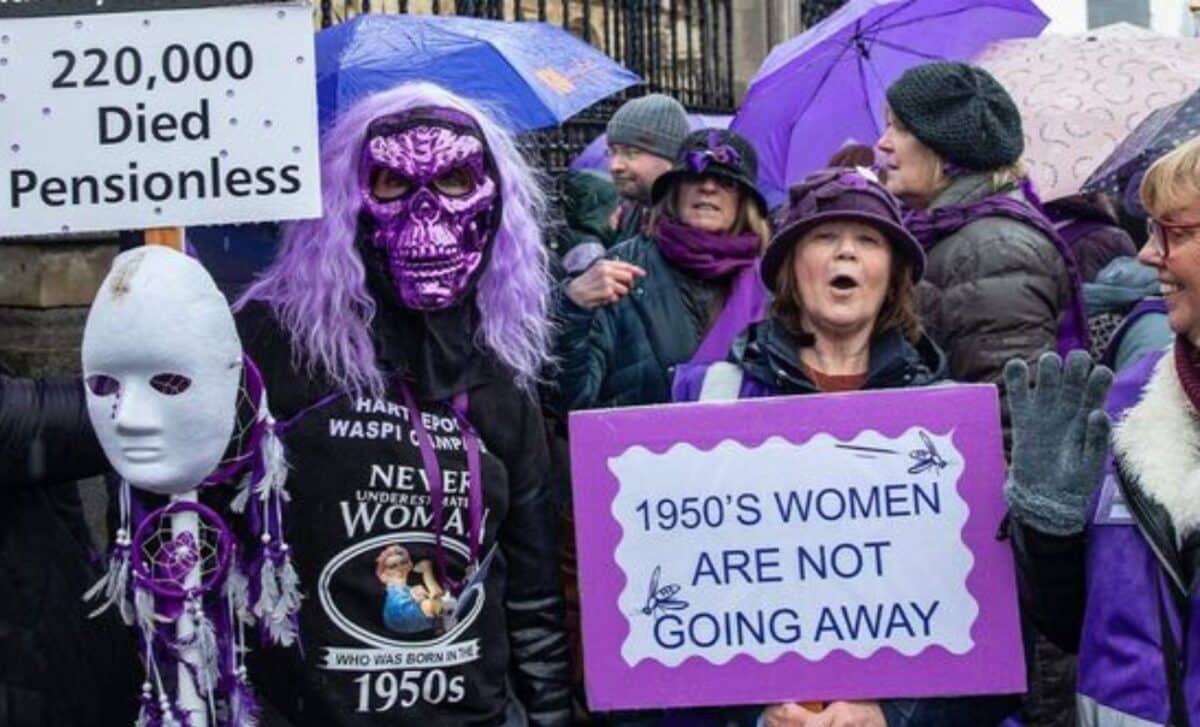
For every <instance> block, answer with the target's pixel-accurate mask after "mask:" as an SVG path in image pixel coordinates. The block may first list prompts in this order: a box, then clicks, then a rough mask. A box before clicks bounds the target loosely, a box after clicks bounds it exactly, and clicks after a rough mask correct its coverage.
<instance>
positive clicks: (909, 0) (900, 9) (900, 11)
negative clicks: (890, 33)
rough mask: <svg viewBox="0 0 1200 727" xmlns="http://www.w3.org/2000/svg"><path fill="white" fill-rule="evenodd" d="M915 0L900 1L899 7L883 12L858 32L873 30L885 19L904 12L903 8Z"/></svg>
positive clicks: (887, 19)
mask: <svg viewBox="0 0 1200 727" xmlns="http://www.w3.org/2000/svg"><path fill="white" fill-rule="evenodd" d="M916 2H917V0H906V2H904V3H901V5H900V7H898V8H896V9H895V10H893V11H892V12H890V13H884V15H883V17H880V18H878V19H877V20H876V21H875V22H873V23H871V24H870V25H868V26H867V27H865V28H861V29H859V31H858V32H859V33H863V32H866V33H870V32H871V31H872V30H875V29H876V28H878V27H879V26H880V25H882V24H883V23H886V22H887V21H889V20H891V19H892V18H894V17H896V16H897V15H899V14H900V13H902V12H904V11H905V10H908V9H909V8H910V7H912V6H913V4H914V3H916ZM860 22H861V21H860Z"/></svg>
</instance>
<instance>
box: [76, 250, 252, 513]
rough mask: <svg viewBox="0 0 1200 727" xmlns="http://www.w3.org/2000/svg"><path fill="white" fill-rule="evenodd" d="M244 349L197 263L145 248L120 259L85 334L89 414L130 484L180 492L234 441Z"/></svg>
mask: <svg viewBox="0 0 1200 727" xmlns="http://www.w3.org/2000/svg"><path fill="white" fill-rule="evenodd" d="M241 371H242V347H241V342H240V340H239V339H238V335H237V328H236V327H235V326H234V323H233V315H232V314H231V313H230V311H229V304H228V303H227V302H226V301H225V297H224V296H223V295H221V292H220V291H219V290H217V286H216V285H215V284H214V283H213V281H212V278H211V277H209V275H208V272H207V271H205V270H204V268H203V267H202V266H201V265H200V263H198V262H196V261H195V260H193V259H191V258H189V257H188V256H186V255H184V254H183V253H179V252H176V251H174V250H170V249H167V248H164V247H157V246H148V247H141V248H137V249H135V250H129V251H127V252H124V253H122V254H121V255H119V256H117V258H116V259H115V260H114V261H113V267H112V270H110V271H109V273H108V277H106V278H105V279H104V283H103V285H102V286H101V288H100V292H99V293H97V294H96V300H95V302H93V303H92V308H91V311H90V312H89V314H88V319H87V325H86V326H85V327H84V331H83V373H84V378H85V387H86V389H87V403H88V414H89V416H90V417H91V420H92V426H93V427H94V428H95V430H96V436H97V438H98V439H99V440H100V445H101V447H103V448H104V453H105V455H107V456H108V460H109V462H111V463H112V465H113V467H114V468H115V469H116V470H117V472H119V473H120V475H121V476H122V477H123V478H125V480H126V481H127V482H129V484H131V485H133V486H134V487H139V488H141V489H144V490H149V491H151V492H157V493H160V494H176V493H180V492H185V491H187V490H190V489H192V488H194V487H195V486H196V485H198V484H199V483H200V482H201V481H202V480H203V479H204V478H205V477H206V476H208V475H209V474H211V473H212V471H213V470H214V469H216V467H217V465H218V463H219V462H220V461H221V458H222V457H223V456H224V454H225V450H226V448H227V447H228V446H229V440H230V437H231V436H232V435H233V429H234V418H235V415H236V407H237V396H238V387H239V385H240V383H241Z"/></svg>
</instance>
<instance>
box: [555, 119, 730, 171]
mask: <svg viewBox="0 0 1200 727" xmlns="http://www.w3.org/2000/svg"><path fill="white" fill-rule="evenodd" d="M732 120H733V117H732V116H720V115H718V116H707V115H705V114H688V123H689V124H690V125H691V127H692V131H695V130H696V129H728V128H729V122H730V121H732ZM571 168H572V169H593V170H595V171H597V172H603V173H605V174H608V134H601V135H600V136H597V137H596V138H595V139H592V141H591V143H590V144H588V145H587V146H586V147H584V150H583V151H581V152H579V156H577V157H575V158H574V159H572V160H571Z"/></svg>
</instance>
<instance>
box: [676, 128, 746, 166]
mask: <svg viewBox="0 0 1200 727" xmlns="http://www.w3.org/2000/svg"><path fill="white" fill-rule="evenodd" d="M707 142H708V144H707V146H708V148H707V149H694V150H692V151H689V152H687V153H686V154H684V163H685V164H687V168H688V169H689V170H691V171H692V172H694V173H696V174H704V173H705V172H706V171H708V165H709V164H711V163H713V162H716V163H717V164H720V165H722V166H726V167H732V168H735V169H736V168H738V167H740V166H741V165H742V155H741V154H739V153H738V150H737V149H734V148H733V147H732V146H730V145H728V144H722V143H721V135H720V133H719V132H718V131H717V130H716V129H711V130H709V132H708V139H707Z"/></svg>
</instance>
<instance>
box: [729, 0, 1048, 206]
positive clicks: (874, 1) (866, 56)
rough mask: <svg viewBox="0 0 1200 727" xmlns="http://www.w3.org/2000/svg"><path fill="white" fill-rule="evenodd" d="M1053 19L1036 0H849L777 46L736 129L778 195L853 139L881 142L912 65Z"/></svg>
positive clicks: (753, 83)
mask: <svg viewBox="0 0 1200 727" xmlns="http://www.w3.org/2000/svg"><path fill="white" fill-rule="evenodd" d="M1048 22H1049V20H1048V19H1047V18H1046V16H1045V15H1044V14H1043V13H1042V12H1041V11H1040V10H1038V8H1037V6H1036V5H1035V4H1034V3H1033V2H1032V0H849V2H847V3H846V4H845V5H843V6H842V7H841V9H839V10H838V11H837V12H836V13H834V14H833V15H830V16H829V17H828V18H826V19H825V20H823V21H821V22H820V23H818V24H817V25H814V26H813V27H812V28H810V29H808V30H807V31H805V32H804V33H802V34H801V35H799V36H797V37H795V38H792V39H791V40H788V41H785V42H783V43H781V44H779V45H777V46H775V48H774V49H773V50H772V51H771V53H770V54H769V55H768V56H767V58H766V60H765V61H763V64H762V66H761V67H760V68H759V69H758V71H757V73H755V74H754V78H752V79H751V80H750V86H749V88H748V89H747V91H746V96H745V98H744V99H743V100H742V105H741V108H740V109H739V110H738V113H737V116H736V117H735V118H734V120H733V125H732V127H731V128H732V129H733V130H734V131H737V132H738V133H740V134H742V135H743V136H745V137H746V138H747V139H749V140H750V141H751V142H752V143H753V144H754V146H755V148H756V150H757V151H758V158H759V165H758V168H759V183H760V187H761V188H762V189H763V190H764V192H765V193H766V194H767V198H768V199H770V200H771V201H772V202H774V201H777V200H779V199H782V198H783V197H784V196H785V193H786V190H787V188H788V186H789V185H790V184H793V183H795V182H798V181H800V180H801V179H803V178H804V176H805V175H807V174H808V173H809V172H812V171H814V170H816V169H819V168H820V167H823V166H825V163H826V162H827V161H828V159H829V157H831V156H832V155H833V153H834V152H836V151H837V150H838V149H840V148H842V146H844V145H845V144H846V143H848V142H858V143H861V144H874V143H875V141H876V140H877V139H878V138H879V135H880V132H881V130H882V128H881V127H882V122H883V120H884V105H885V98H884V92H885V91H886V89H887V87H888V86H889V85H890V84H891V83H892V82H893V81H895V80H896V79H897V78H899V77H900V74H901V73H903V72H904V71H905V70H907V69H908V68H910V67H912V66H915V65H918V64H921V63H926V62H928V61H931V60H968V59H970V58H971V57H973V56H974V55H975V54H977V53H978V52H979V51H981V50H983V48H984V46H986V45H987V44H988V43H990V42H992V41H995V40H1001V39H1004V38H1020V37H1026V36H1035V35H1037V34H1038V33H1040V32H1041V30H1042V28H1044V27H1045V26H1046V24H1047V23H1048Z"/></svg>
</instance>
